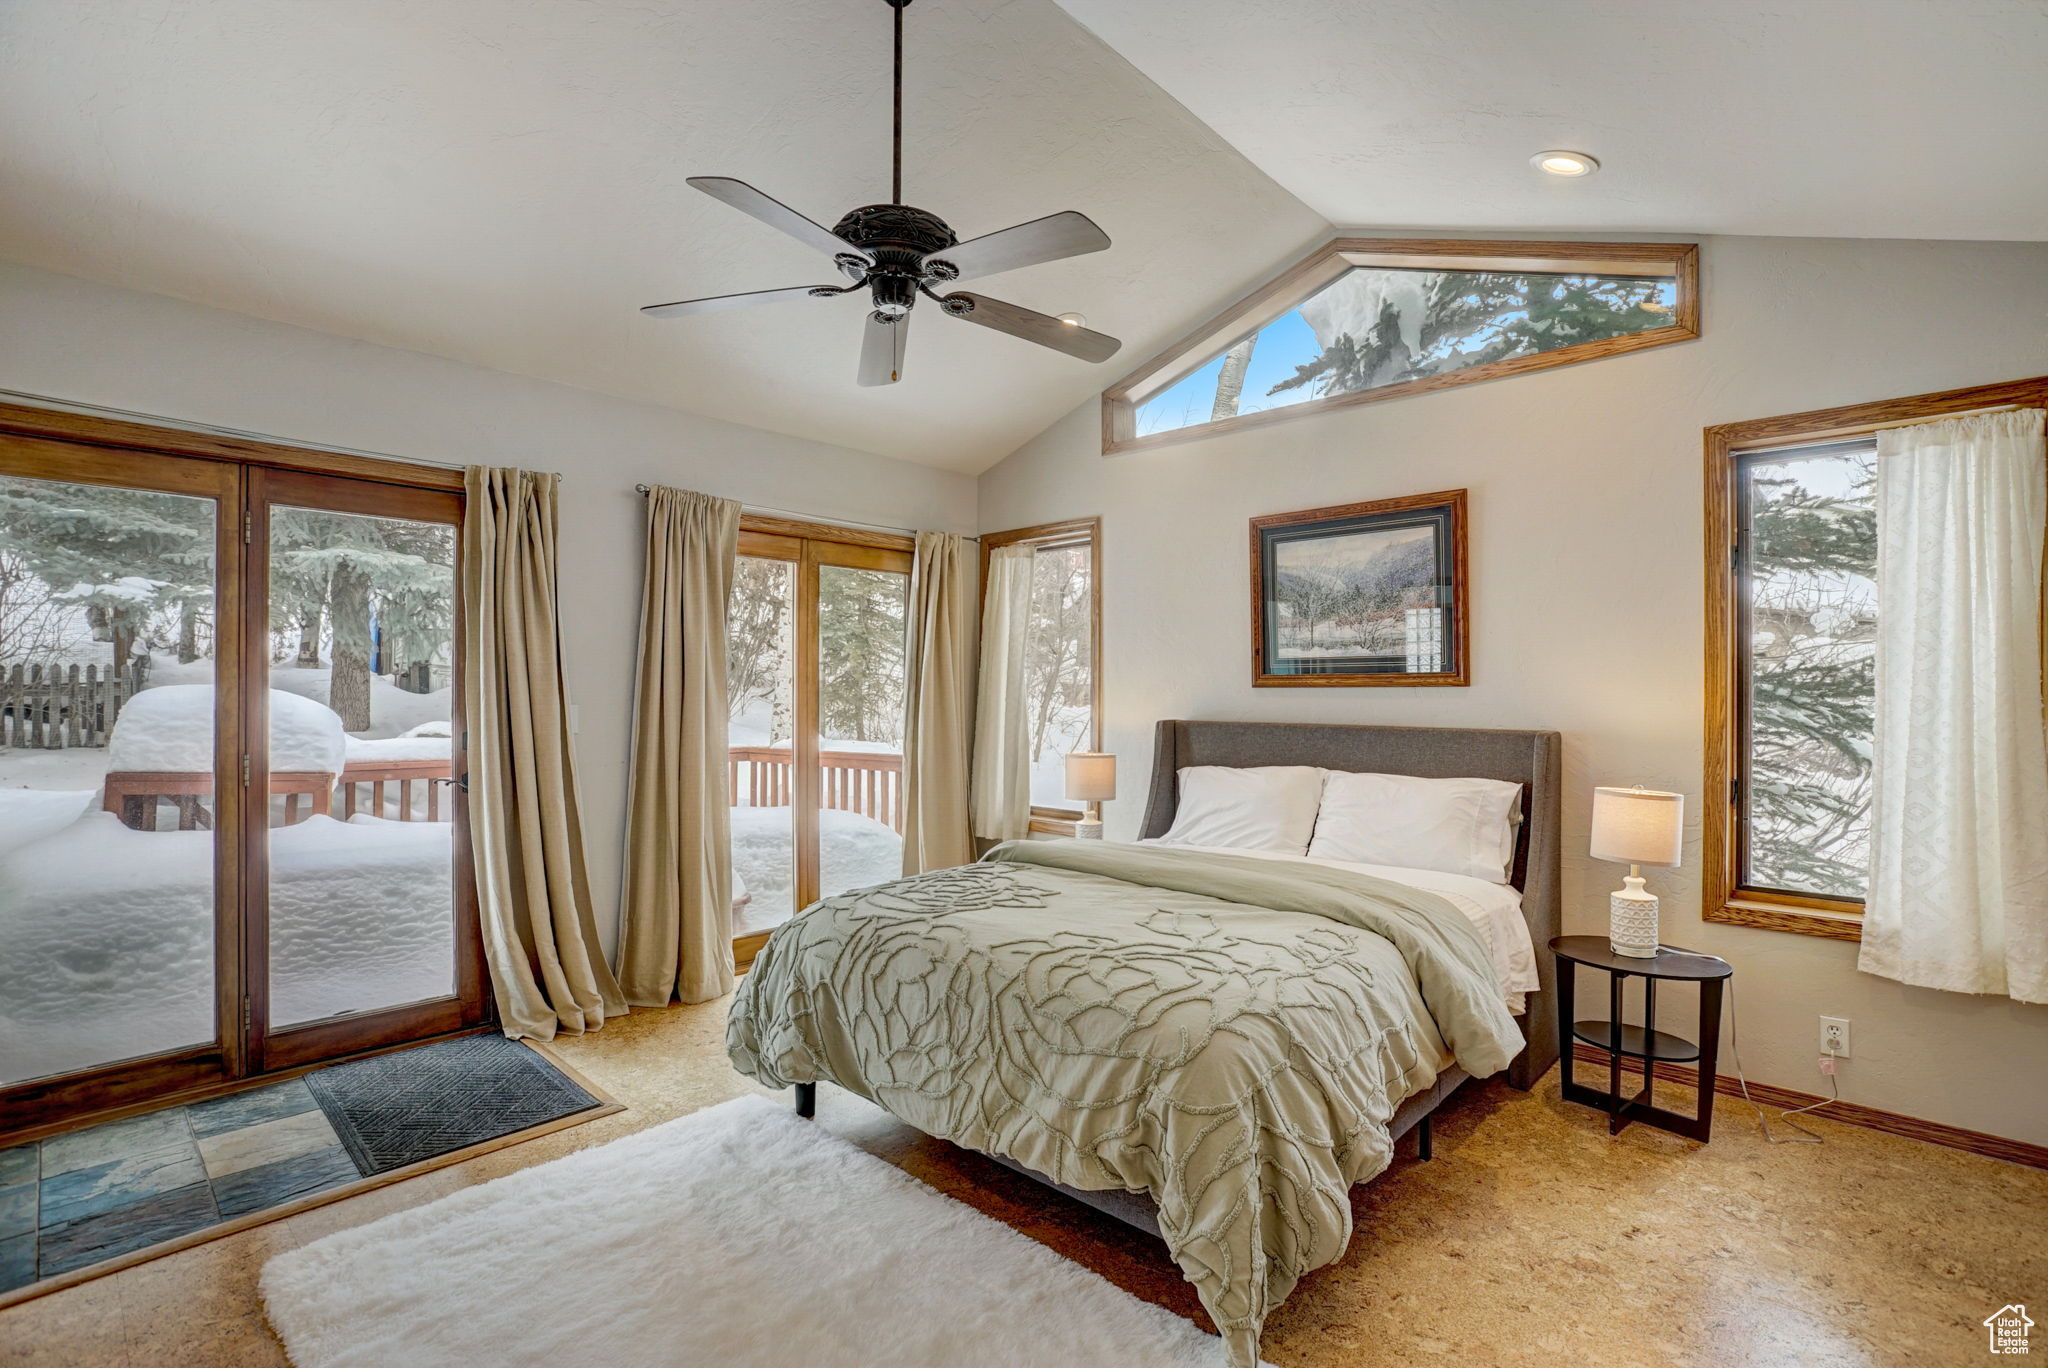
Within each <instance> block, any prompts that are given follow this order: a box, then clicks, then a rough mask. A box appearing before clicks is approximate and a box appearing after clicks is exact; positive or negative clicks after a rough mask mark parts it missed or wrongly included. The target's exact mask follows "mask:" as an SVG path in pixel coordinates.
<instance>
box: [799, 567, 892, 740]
mask: <svg viewBox="0 0 2048 1368" xmlns="http://www.w3.org/2000/svg"><path fill="white" fill-rule="evenodd" d="M907 589H908V586H907V584H906V582H905V580H904V577H903V576H902V575H898V574H892V573H890V572H889V571H886V570H852V569H846V568H844V567H840V566H825V567H823V568H822V569H821V570H820V571H819V574H818V676H819V678H818V725H819V727H820V729H821V730H822V731H823V732H824V734H825V735H826V736H827V737H832V738H835V739H838V740H845V741H886V742H890V743H898V742H901V741H902V739H903V679H904V674H903V670H904V654H903V652H904V628H905V625H906V624H905V618H904V614H905V610H906V602H905V599H906V594H907ZM826 749H828V750H829V749H830V745H829V743H827V745H826Z"/></svg>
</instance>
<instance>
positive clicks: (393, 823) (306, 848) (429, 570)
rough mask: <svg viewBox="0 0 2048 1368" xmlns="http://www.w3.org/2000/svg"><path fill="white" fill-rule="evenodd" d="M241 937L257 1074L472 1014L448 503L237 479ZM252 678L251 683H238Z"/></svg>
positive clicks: (283, 477) (362, 486)
mask: <svg viewBox="0 0 2048 1368" xmlns="http://www.w3.org/2000/svg"><path fill="white" fill-rule="evenodd" d="M249 481H250V487H249V513H250V518H249V527H248V535H249V545H250V550H251V555H250V561H249V583H250V609H251V611H250V624H249V632H248V636H247V651H246V664H245V670H244V678H245V679H246V680H247V681H249V682H250V694H251V701H252V703H253V705H254V706H253V707H252V708H251V709H250V712H249V717H250V720H251V724H252V725H251V730H252V732H253V736H252V744H251V746H250V751H249V754H250V765H251V775H252V777H251V785H252V791H253V792H255V793H258V794H267V795H268V796H267V799H265V800H263V801H259V802H254V803H251V804H250V805H249V806H248V810H247V811H246V813H245V814H244V820H245V823H246V827H245V838H244V843H245V848H246V852H247V856H248V859H249V863H250V877H249V882H248V891H249V896H248V898H247V910H248V918H247V925H246V927H245V930H244V936H245V941H246V943H247V947H248V948H247V956H248V963H249V983H248V1003H249V1019H250V1026H249V1030H250V1037H251V1050H252V1052H253V1054H254V1056H255V1059H256V1061H257V1065H258V1067H259V1068H261V1069H265V1070H268V1069H276V1068H284V1067H288V1066H290V1065H294V1064H304V1063H308V1062H311V1061H314V1060H319V1059H327V1058H332V1057H334V1056H336V1055H341V1054H349V1053H353V1052H355V1051H358V1050H363V1049H369V1048H372V1047H374V1046H377V1045H382V1044H389V1043H394V1042H397V1041H403V1040H411V1039H419V1038H422V1037H425V1036H430V1035H438V1034H442V1033H444V1032H448V1031H453V1030H458V1029H460V1028H461V1027H463V1026H465V1025H471V1024H474V1023H476V1022H478V1021H481V1020H482V1019H483V1013H484V1002H483V992H484V990H483V974H482V970H481V963H482V942H481V931H480V929H479V927H478V923H477V919H476V916H475V915H474V912H473V906H474V898H473V890H472V889H471V887H470V882H469V874H468V871H469V868H470V866H469V860H468V858H467V851H466V848H465V842H466V837H467V823H466V821H465V816H466V809H465V808H464V806H463V804H462V803H461V802H460V801H459V792H458V789H457V785H458V777H459V776H460V775H461V774H462V772H463V762H462V756H461V753H460V743H461V740H462V734H461V728H460V698H461V692H460V685H461V681H460V678H459V677H458V673H457V671H458V668H459V652H458V649H457V643H458V642H459V641H460V640H461V637H460V630H459V621H458V616H457V614H458V611H459V598H458V595H457V593H456V568H457V557H456V540H457V536H458V530H459V527H460V522H461V516H462V503H461V498H460V496H458V495H457V494H455V493H454V492H452V491H444V490H428V489H412V488H405V487H402V486H397V485H388V484H379V483H374V482H370V481H365V480H352V479H345V478H340V477H336V476H330V475H314V474H307V473H304V472H301V471H281V470H267V469H257V470H252V471H251V472H250V474H249ZM259 680H260V681H262V683H263V684H264V686H265V687H263V688H261V689H257V688H255V687H254V684H255V682H256V681H259Z"/></svg>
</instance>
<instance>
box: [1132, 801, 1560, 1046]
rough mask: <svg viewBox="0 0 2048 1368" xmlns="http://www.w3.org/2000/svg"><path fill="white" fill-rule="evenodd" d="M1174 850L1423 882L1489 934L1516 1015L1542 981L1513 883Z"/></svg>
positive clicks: (1254, 853) (1277, 855)
mask: <svg viewBox="0 0 2048 1368" xmlns="http://www.w3.org/2000/svg"><path fill="white" fill-rule="evenodd" d="M1138 844H1140V845H1164V844H1165V842H1163V841H1157V840H1151V841H1140V842H1139V843H1138ZM1169 848H1170V849H1173V850H1192V851H1199V852H1201V853H1203V854H1206V855H1243V856H1246V857H1247V858H1249V859H1254V860H1288V861H1294V862H1298V863H1301V864H1313V865H1322V866H1323V867H1324V868H1326V869H1342V870H1348V871H1350V872H1351V873H1354V874H1366V875H1370V876H1372V877H1373V878H1376V879H1390V880H1392V881H1393V882H1395V883H1400V884H1407V885H1408V886H1409V887H1410V888H1419V889H1421V890H1423V891H1424V892H1425V893H1435V894H1437V895H1438V896H1439V897H1441V898H1443V899H1444V901H1446V902H1448V903H1449V904H1450V905H1451V906H1453V907H1455V908H1457V909H1458V910H1459V911H1460V912H1463V913H1464V914H1465V915H1466V916H1467V917H1469V918H1470V919H1471V921H1472V924H1473V925H1474V926H1475V927H1477V928H1478V929H1479V934H1480V935H1481V936H1483V937H1484V938H1485V940H1486V948H1487V952H1488V953H1489V954H1490V955H1491V956H1492V958H1493V971H1494V975H1495V977H1496V978H1498V979H1499V980H1500V992H1501V1000H1502V1001H1503V1002H1505V1003H1507V1007H1508V1010H1509V1011H1510V1012H1513V1013H1514V1014H1515V1015H1516V1016H1520V1015H1522V1013H1523V1012H1524V1011H1525V1010H1527V1007H1528V998H1527V995H1528V994H1530V993H1533V992H1535V991H1537V990H1538V989H1539V988H1540V987H1541V986H1542V984H1541V982H1540V980H1538V978H1537V977H1536V944H1535V942H1534V941H1533V940H1532V939H1531V938H1530V936H1529V923H1528V920H1527V919H1526V918H1524V917H1523V916H1522V895H1521V893H1520V892H1518V891H1517V890H1516V889H1514V888H1513V887H1511V886H1509V885H1508V884H1497V883H1488V882H1487V881H1486V880H1484V879H1475V878H1472V877H1471V876H1470V875H1466V874H1444V873H1440V872H1439V871H1437V870H1434V869H1402V868H1398V867H1396V866H1393V865H1371V864H1350V863H1347V862H1345V861H1342V860H1314V859H1310V858H1309V857H1308V856H1306V855H1290V854H1288V853H1287V852H1285V851H1280V850H1233V849H1229V848H1227V847H1224V846H1185V845H1175V846H1171V847H1169Z"/></svg>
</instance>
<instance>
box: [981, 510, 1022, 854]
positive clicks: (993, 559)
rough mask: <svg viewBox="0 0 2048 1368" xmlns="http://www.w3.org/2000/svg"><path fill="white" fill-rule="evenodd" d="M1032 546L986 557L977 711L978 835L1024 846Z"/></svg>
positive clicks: (1005, 548) (999, 549) (1004, 549)
mask: <svg viewBox="0 0 2048 1368" xmlns="http://www.w3.org/2000/svg"><path fill="white" fill-rule="evenodd" d="M1036 557H1037V548H1036V547H1034V546H1032V545H1031V543H1029V542H1023V543H1020V544H1018V545H1015V546H999V547H997V548H996V549H995V550H993V551H991V552H989V557H988V583H987V584H986V585H984V586H983V588H982V599H981V690H980V699H979V701H978V702H977V703H976V704H975V708H974V789H973V793H974V798H973V817H974V834H975V835H976V836H978V837H980V838H981V839H982V840H984V841H1021V840H1023V839H1024V838H1025V837H1026V836H1028V835H1029V834H1030V833H1031V756H1030V754H1029V751H1030V734H1031V733H1030V727H1029V726H1028V719H1027V718H1026V716H1025V714H1026V712H1027V711H1028V710H1027V709H1026V708H1025V706H1024V646H1025V643H1026V642H1027V641H1028V640H1029V639H1030V636H1031V569H1032V565H1033V564H1034V562H1035V560H1036Z"/></svg>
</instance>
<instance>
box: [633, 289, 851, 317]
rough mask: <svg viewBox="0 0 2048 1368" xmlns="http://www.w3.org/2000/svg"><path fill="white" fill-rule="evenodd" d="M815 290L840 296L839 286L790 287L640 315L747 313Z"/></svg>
mask: <svg viewBox="0 0 2048 1368" xmlns="http://www.w3.org/2000/svg"><path fill="white" fill-rule="evenodd" d="M813 290H830V291H832V292H833V293H834V294H837V293H839V287H838V286H836V285H787V286H784V287H783V288H782V289H780V290H749V291H747V292H746V293H745V294H729V295H712V296H710V297H709V298H706V299H678V300H677V301H676V302H675V303H673V304H648V305H646V306H644V307H643V308H642V309H641V310H640V312H641V313H644V314H646V315H647V316H648V317H650V318H685V317H688V316H689V315H691V314H707V313H721V312H723V311H724V310H726V309H744V308H746V307H747V306H748V305H750V304H773V303H775V302H776V301H777V300H779V299H801V298H803V297H804V296H806V295H808V294H810V293H811V291H813Z"/></svg>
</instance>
